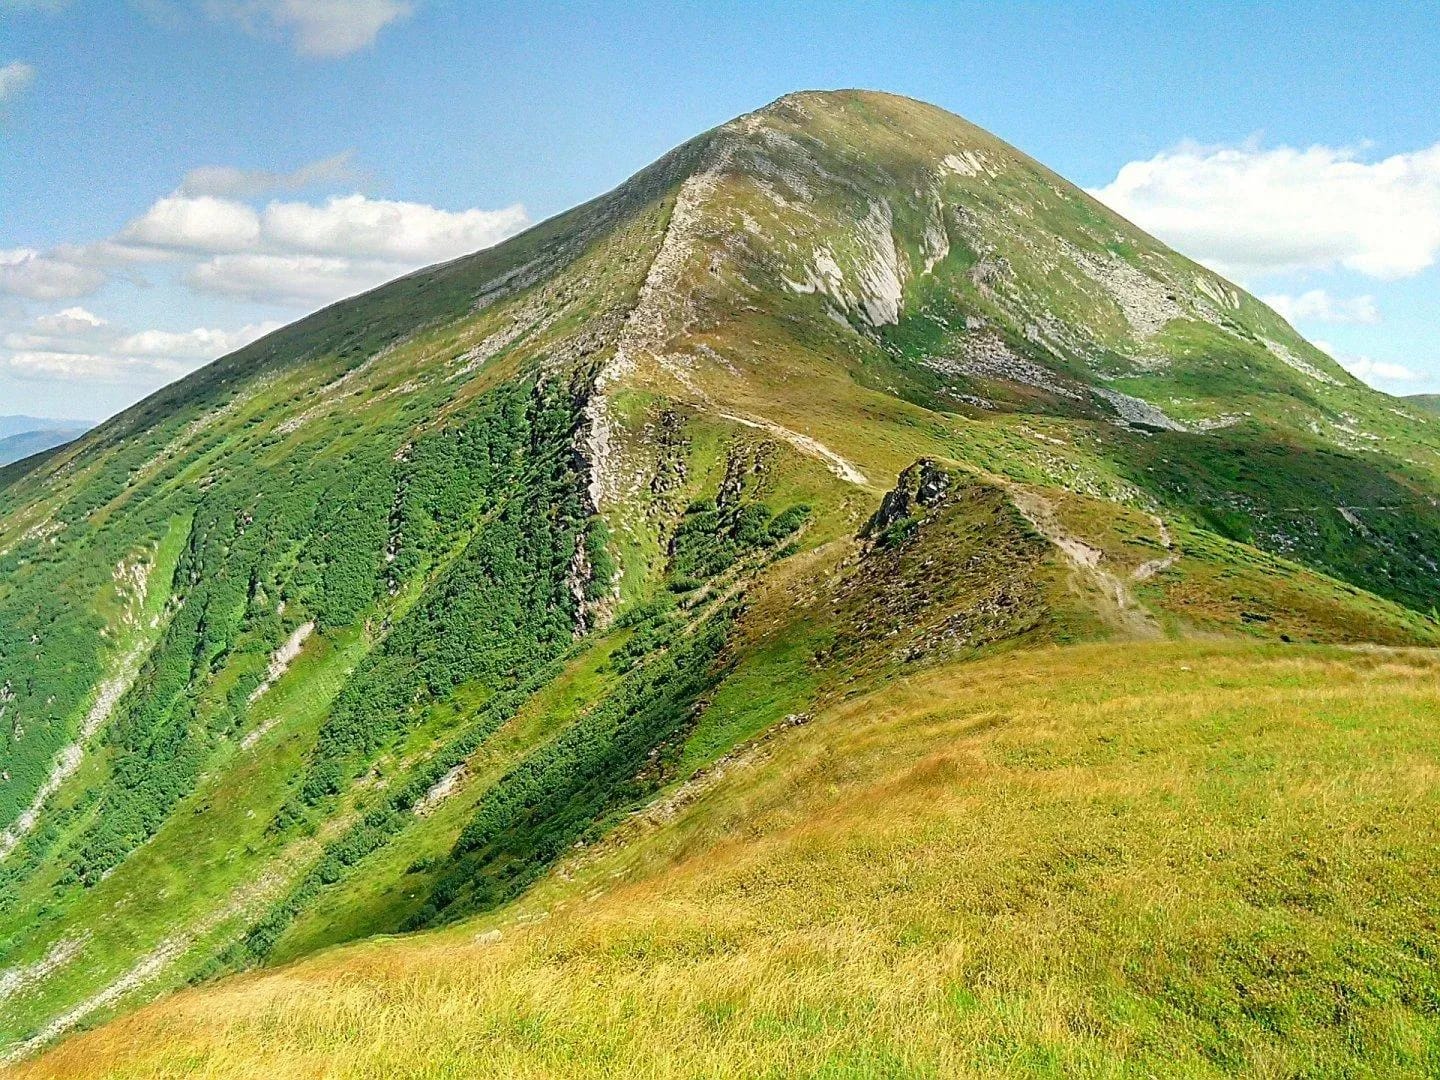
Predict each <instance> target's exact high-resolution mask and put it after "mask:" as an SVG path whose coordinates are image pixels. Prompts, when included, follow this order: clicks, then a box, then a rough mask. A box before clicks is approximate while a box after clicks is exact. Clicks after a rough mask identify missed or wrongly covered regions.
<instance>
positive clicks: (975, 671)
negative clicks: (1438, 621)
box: [15, 644, 1440, 1078]
mask: <svg viewBox="0 0 1440 1080" xmlns="http://www.w3.org/2000/svg"><path fill="white" fill-rule="evenodd" d="M1437 717H1440V657H1437V656H1435V655H1433V654H1430V653H1426V652H1422V651H1404V652H1398V651H1397V652H1391V651H1382V650H1363V651H1362V650H1355V651H1341V650H1337V649H1318V648H1301V647H1288V648H1286V647H1265V648H1261V647H1254V646H1242V645H1231V644H1213V645H1209V644H1207V645H1195V644H1189V645H1184V644H1161V645H1144V646H1136V645H1110V646H1083V647H1074V648H1069V649H1051V650H1044V651H1040V652H1031V653H1017V654H1013V655H1010V656H1007V657H1002V658H999V659H995V660H990V661H985V662H982V663H975V664H969V665H961V666H955V667H950V668H947V669H941V670H935V671H930V672H926V673H923V674H919V675H916V676H914V677H912V678H911V679H910V680H909V681H908V682H906V683H903V684H900V685H897V686H894V687H892V688H891V689H889V690H887V691H885V692H882V693H879V694H876V695H872V696H869V697H864V698H856V699H854V700H852V701H850V702H848V703H846V704H845V705H843V706H841V707H839V708H837V709H834V710H832V711H831V712H829V713H827V714H826V715H823V716H821V717H818V718H817V719H816V720H815V721H814V722H813V723H812V724H811V725H809V726H808V727H806V728H802V729H798V730H795V731H792V732H789V733H787V734H785V735H784V736H782V737H781V738H779V739H777V740H775V741H774V742H772V743H770V744H769V745H768V746H767V747H766V750H765V753H764V756H763V757H761V758H759V759H757V760H756V761H755V762H753V763H752V764H750V765H747V766H745V767H743V768H736V769H731V770H729V771H728V772H727V773H726V775H725V776H724V778H723V779H722V780H721V781H720V782H719V783H717V784H716V785H715V786H713V787H712V788H711V789H710V790H708V792H707V793H706V794H705V795H704V796H703V797H701V798H700V799H698V800H697V801H695V802H693V803H690V804H688V805H685V806H684V808H683V809H681V810H680V811H679V813H678V814H677V815H676V816H675V817H674V818H673V820H669V821H666V822H664V823H662V824H659V825H645V824H643V823H640V822H638V821H637V822H631V823H628V824H627V825H626V826H624V827H623V828H622V829H621V835H620V836H618V837H617V838H616V839H614V840H612V841H610V842H607V843H606V844H605V845H603V848H602V850H600V851H597V852H592V853H590V854H589V855H588V856H586V857H585V858H583V859H577V860H576V861H575V862H574V863H573V864H572V865H571V866H570V867H568V868H566V870H565V872H564V873H562V874H558V875H555V876H553V877H552V878H551V879H549V880H547V881H546V882H543V883H542V884H541V885H539V886H538V887H537V888H536V889H535V890H534V891H533V892H532V894H531V895H530V896H529V897H528V898H527V899H526V900H525V901H523V902H522V903H521V904H520V905H518V906H517V907H516V908H515V909H512V910H511V911H508V912H503V913H501V914H500V915H498V916H496V917H493V918H491V919H489V920H486V921H483V922H480V923H472V924H468V925H466V926H465V927H461V928H456V929H454V930H450V931H446V932H443V933H435V934H429V935H424V936H419V937H414V938H409V939H400V940H389V941H375V942H369V943H365V944H362V945H359V946H355V947H350V948H344V949H340V950H336V951H333V952H330V953H326V954H324V955H322V956H320V957H318V958H315V959H312V960H310V961H307V962H304V963H301V964H298V965H296V966H294V967H290V968H285V969H281V970H278V971H272V972H267V973H257V974H254V975H250V976H245V977H241V978H235V979H231V980H228V981H225V982H222V983H220V984H218V985H214V986H209V987H203V988H199V989H196V990H192V991H188V992H185V993H182V994H179V995H176V996H174V997H172V998H169V999H167V1000H164V1001H160V1002H158V1003H156V1004H154V1005H152V1006H150V1007H148V1008H146V1009H144V1010H142V1011H140V1012H138V1013H137V1014H135V1015H132V1016H129V1017H126V1018H123V1019H121V1020H119V1021H117V1022H114V1023H112V1024H110V1025H109V1026H107V1027H105V1028H103V1029H101V1030H99V1031H96V1032H93V1033H90V1034H87V1035H84V1036H80V1037H77V1038H75V1039H72V1040H70V1041H69V1042H67V1043H65V1044H63V1045H61V1046H60V1047H59V1048H58V1049H56V1050H54V1051H52V1052H51V1053H49V1054H48V1055H46V1056H45V1057H43V1058H41V1059H39V1060H38V1061H36V1062H33V1063H31V1064H29V1065H27V1066H23V1067H20V1068H18V1069H17V1070H15V1075H17V1076H23V1077H87V1076H111V1077H142V1076H143V1077H155V1076H166V1077H169V1076H173V1077H180V1076H185V1077H192V1076H199V1077H247V1078H249V1077H262V1076H263V1077H312V1076H325V1077H355V1076H375V1077H461V1076H475V1075H497V1076H520V1077H525V1076H564V1075H575V1074H585V1075H611V1074H623V1075H626V1076H628V1077H649V1076H675V1075H697V1076H767V1075H770V1076H794V1075H815V1076H878V1075H884V1076H890V1075H942V1076H955V1075H996V1074H1012V1075H1034V1074H1054V1075H1066V1076H1070V1075H1077V1074H1079V1075H1100V1076H1113V1075H1155V1074H1162V1075H1167V1076H1168V1075H1212V1074H1219V1073H1242V1074H1245V1075H1251V1076H1255V1075H1258V1076H1266V1075H1269V1076H1292V1075H1304V1074H1316V1075H1319V1074H1325V1075H1334V1074H1337V1073H1342V1072H1345V1073H1349V1074H1351V1075H1384V1074H1391V1075H1399V1074H1407V1075H1414V1074H1417V1073H1424V1072H1427V1071H1428V1072H1434V1071H1436V1070H1437V1069H1440V975H1437V973H1436V970H1435V969H1436V959H1437V956H1436V953H1437V940H1440V939H1437V936H1436V926H1437V916H1440V846H1437V845H1440V814H1437V809H1440V806H1437V803H1440V792H1437V780H1440V741H1437V736H1436V730H1435V728H1436V723H1435V722H1436V719H1437ZM614 875H618V877H617V876H614ZM602 890H603V891H602ZM542 909H544V910H548V911H549V912H550V914H549V917H548V918H546V919H544V920H543V921H532V920H534V919H535V918H536V916H538V915H539V913H540V911H541V910H542ZM500 925H503V926H504V929H503V937H501V938H500V940H498V941H486V940H477V937H479V935H480V934H481V933H482V932H484V931H486V930H487V929H489V928H490V927H492V926H500Z"/></svg>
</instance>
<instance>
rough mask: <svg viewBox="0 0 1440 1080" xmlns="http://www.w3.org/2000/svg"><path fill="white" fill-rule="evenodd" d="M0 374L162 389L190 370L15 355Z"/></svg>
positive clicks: (175, 365) (143, 362) (101, 356)
mask: <svg viewBox="0 0 1440 1080" xmlns="http://www.w3.org/2000/svg"><path fill="white" fill-rule="evenodd" d="M0 370H3V371H5V372H6V374H9V375H12V376H14V377H15V378H19V379H40V380H59V381H64V382H98V383H109V384H115V385H133V386H137V387H145V388H150V387H154V388H159V387H161V386H164V385H165V384H166V383H168V382H172V381H174V380H175V379H178V378H180V376H182V375H184V374H186V373H187V372H188V371H189V370H190V368H189V366H187V365H186V364H182V363H180V362H178V361H175V360H163V359H162V360H156V359H140V358H135V357H127V356H115V355H113V354H111V353H74V352H46V351H42V350H34V351H27V352H13V353H11V354H10V355H9V356H6V357H4V358H0Z"/></svg>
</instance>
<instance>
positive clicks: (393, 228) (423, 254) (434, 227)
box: [264, 195, 528, 265]
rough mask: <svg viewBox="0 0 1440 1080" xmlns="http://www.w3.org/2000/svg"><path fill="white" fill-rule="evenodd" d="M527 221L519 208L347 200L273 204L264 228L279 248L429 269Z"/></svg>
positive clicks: (353, 197)
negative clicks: (438, 206)
mask: <svg viewBox="0 0 1440 1080" xmlns="http://www.w3.org/2000/svg"><path fill="white" fill-rule="evenodd" d="M527 220H528V218H527V216H526V213H525V208H524V207H522V206H519V205H515V206H508V207H506V208H505V209H503V210H461V211H459V212H451V211H448V210H437V209H436V208H435V207H433V206H426V205H424V204H423V203H411V202H390V201H387V200H383V199H367V198H366V197H365V196H363V195H347V196H344V197H337V198H332V199H330V200H329V201H327V202H326V203H325V204H324V205H323V206H314V205H312V204H310V203H302V202H289V203H282V202H273V203H271V204H270V205H269V206H267V207H266V208H265V217H264V229H265V235H266V238H267V239H268V240H270V241H271V242H272V243H274V244H275V245H277V246H279V247H286V248H294V249H298V250H302V251H313V252H317V253H324V254H331V255H349V256H370V257H373V258H382V259H388V260H391V261H394V262H404V263H413V264H416V265H423V264H424V263H430V262H438V261H440V260H442V259H453V258H455V257H456V256H458V255H464V254H466V253H467V252H471V251H476V250H478V249H480V248H485V247H489V246H490V245H491V244H494V243H495V242H497V241H499V240H502V239H504V238H505V237H506V236H509V235H510V234H512V233H514V232H516V231H517V230H518V229H519V228H520V227H521V226H523V225H524V224H525V223H526V221H527Z"/></svg>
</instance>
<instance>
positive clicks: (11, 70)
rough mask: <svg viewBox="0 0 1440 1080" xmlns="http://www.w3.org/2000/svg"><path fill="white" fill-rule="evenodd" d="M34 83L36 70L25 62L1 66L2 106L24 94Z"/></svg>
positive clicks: (15, 61) (14, 61) (0, 101)
mask: <svg viewBox="0 0 1440 1080" xmlns="http://www.w3.org/2000/svg"><path fill="white" fill-rule="evenodd" d="M34 81H35V69H34V68H33V67H31V66H30V65H29V64H27V63H25V62H24V61H23V60H12V61H10V63H8V64H5V65H4V66H0V105H4V104H5V103H6V102H7V101H11V100H13V99H14V98H16V97H18V96H19V95H20V94H22V93H24V92H25V91H26V90H28V89H29V88H30V84H31V83H33V82H34Z"/></svg>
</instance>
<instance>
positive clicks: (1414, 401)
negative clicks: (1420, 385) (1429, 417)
mask: <svg viewBox="0 0 1440 1080" xmlns="http://www.w3.org/2000/svg"><path fill="white" fill-rule="evenodd" d="M1404 400H1405V403H1406V404H1408V405H1410V406H1412V407H1414V408H1416V409H1421V410H1423V411H1425V412H1430V413H1433V412H1440V394H1411V395H1409V396H1408V397H1406V398H1405V399H1404Z"/></svg>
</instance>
